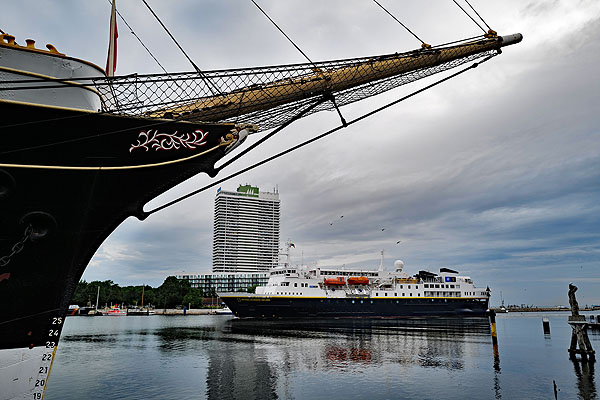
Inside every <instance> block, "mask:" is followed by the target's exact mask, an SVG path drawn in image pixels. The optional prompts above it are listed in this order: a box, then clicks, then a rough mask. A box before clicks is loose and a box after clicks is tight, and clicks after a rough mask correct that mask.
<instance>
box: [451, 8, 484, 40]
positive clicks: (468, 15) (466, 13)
mask: <svg viewBox="0 0 600 400" xmlns="http://www.w3.org/2000/svg"><path fill="white" fill-rule="evenodd" d="M452 1H453V2H454V4H456V6H457V7H458V8H460V9H461V10H462V11H463V12H464V13H465V15H466V16H467V17H469V18H470V19H471V21H473V22H474V23H475V25H477V26H478V27H479V29H481V30H482V31H483V33H484V34H486V33H488V32H486V30H485V29H483V27H482V26H481V25H480V24H479V22H477V21H475V18H473V17H472V16H471V14H469V13H468V12H467V10H465V9H464V8H463V7H462V6H461V5H460V4H458V2H457V1H456V0H452ZM465 1H466V0H465ZM467 4H469V2H468V1H467ZM469 6H470V7H471V9H473V11H475V9H474V8H473V6H471V4H469ZM475 14H477V12H475ZM477 15H478V16H479V14H477ZM479 18H481V17H479ZM484 22H485V21H484Z"/></svg>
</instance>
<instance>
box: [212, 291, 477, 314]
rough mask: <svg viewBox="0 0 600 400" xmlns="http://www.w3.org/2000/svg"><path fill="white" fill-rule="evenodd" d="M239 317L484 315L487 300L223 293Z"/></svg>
mask: <svg viewBox="0 0 600 400" xmlns="http://www.w3.org/2000/svg"><path fill="white" fill-rule="evenodd" d="M221 298H222V300H223V301H224V302H225V304H227V307H229V308H230V309H231V311H232V312H233V314H234V315H235V316H236V317H239V318H267V319H270V318H410V317H483V316H485V315H486V311H487V309H488V301H487V300H484V299H470V298H395V299H381V298H314V297H312V298H311V297H309V298H302V297H273V296H256V295H254V296H248V295H237V296H236V295H231V296H228V295H226V294H223V296H222V297H221Z"/></svg>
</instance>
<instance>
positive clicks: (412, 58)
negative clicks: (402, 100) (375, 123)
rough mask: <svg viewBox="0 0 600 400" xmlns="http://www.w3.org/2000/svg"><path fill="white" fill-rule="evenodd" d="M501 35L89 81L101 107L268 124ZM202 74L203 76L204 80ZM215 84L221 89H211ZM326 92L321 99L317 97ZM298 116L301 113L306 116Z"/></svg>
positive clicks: (410, 78)
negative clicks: (377, 52)
mask: <svg viewBox="0 0 600 400" xmlns="http://www.w3.org/2000/svg"><path fill="white" fill-rule="evenodd" d="M501 45H502V40H501V38H482V39H478V40H475V41H468V42H464V43H460V44H453V45H451V46H438V47H435V48H430V49H429V48H428V49H420V50H415V51H410V52H406V53H394V54H389V55H383V56H376V57H363V58H353V59H345V60H337V61H329V62H316V63H304V64H292V65H281V66H271V67H257V68H245V69H231V70H216V71H203V73H202V74H198V73H197V72H188V73H170V74H153V75H129V76H122V77H114V78H109V79H107V78H99V79H95V80H94V84H95V86H96V89H97V90H98V91H99V92H100V94H101V96H102V99H103V110H102V111H104V112H109V113H115V114H126V115H132V116H140V117H145V118H173V119H180V120H187V121H194V122H213V123H228V122H229V123H249V124H256V125H258V129H259V130H267V129H272V128H275V127H278V126H281V125H283V124H285V123H286V122H288V121H290V120H291V119H293V118H296V116H297V115H298V113H299V112H300V110H303V109H305V108H306V107H307V106H309V105H314V104H315V103H317V102H319V104H317V105H316V106H314V107H313V108H312V109H311V110H310V111H309V112H307V113H305V115H308V114H312V113H315V112H318V111H324V110H333V109H336V108H337V107H340V106H343V105H347V104H350V103H353V102H356V101H359V100H362V99H364V98H367V97H370V96H374V95H377V94H380V93H383V92H385V91H388V90H390V89H393V88H396V87H398V86H401V85H404V84H407V83H411V82H414V81H417V80H419V79H422V78H425V77H428V76H431V75H434V74H436V73H439V72H443V71H446V70H449V69H452V68H454V67H457V66H459V65H462V64H465V63H468V62H471V61H474V60H477V59H480V58H483V57H493V56H495V55H497V54H499V53H500V47H501ZM207 81H208V82H207ZM215 87H217V88H218V90H219V92H220V94H217V95H215V94H213V93H214V88H215ZM323 99H327V101H323ZM305 115H303V116H305Z"/></svg>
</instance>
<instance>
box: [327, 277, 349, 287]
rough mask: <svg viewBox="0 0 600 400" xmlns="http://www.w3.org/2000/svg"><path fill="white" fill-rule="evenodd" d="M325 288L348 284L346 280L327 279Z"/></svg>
mask: <svg viewBox="0 0 600 400" xmlns="http://www.w3.org/2000/svg"><path fill="white" fill-rule="evenodd" d="M324 284H325V286H343V285H345V284H346V282H345V281H344V278H328V279H325V282H324Z"/></svg>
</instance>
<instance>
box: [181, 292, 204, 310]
mask: <svg viewBox="0 0 600 400" xmlns="http://www.w3.org/2000/svg"><path fill="white" fill-rule="evenodd" d="M183 305H184V306H186V307H187V306H188V305H189V306H190V307H191V308H201V307H202V290H201V289H196V288H190V290H189V291H188V292H187V294H186V295H185V296H183Z"/></svg>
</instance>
